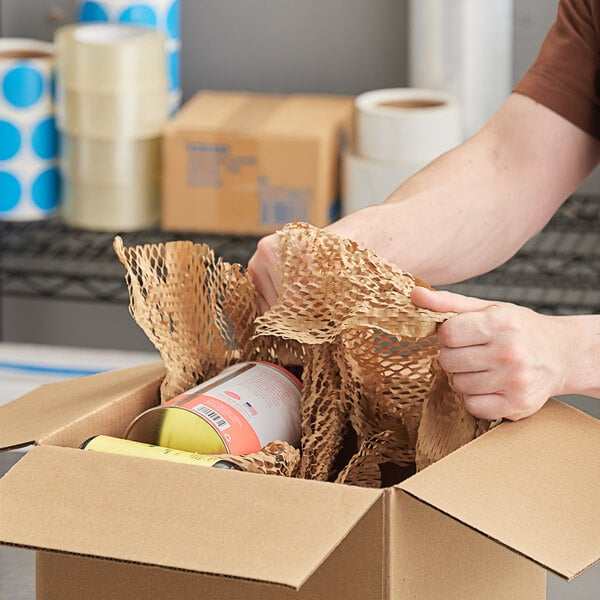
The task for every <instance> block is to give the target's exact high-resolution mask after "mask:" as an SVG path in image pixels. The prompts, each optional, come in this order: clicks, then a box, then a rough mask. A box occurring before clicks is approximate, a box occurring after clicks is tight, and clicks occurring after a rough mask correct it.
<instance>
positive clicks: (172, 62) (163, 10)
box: [76, 0, 181, 114]
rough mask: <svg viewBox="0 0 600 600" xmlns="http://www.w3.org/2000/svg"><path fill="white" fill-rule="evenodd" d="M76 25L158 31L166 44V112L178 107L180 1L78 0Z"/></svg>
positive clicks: (179, 87)
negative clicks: (126, 25)
mask: <svg viewBox="0 0 600 600" xmlns="http://www.w3.org/2000/svg"><path fill="white" fill-rule="evenodd" d="M76 14H77V21H78V22H80V23H98V22H103V23H123V24H128V25H134V26H141V27H151V28H153V29H156V30H158V31H160V32H162V33H163V34H164V36H165V38H166V40H167V44H166V56H165V58H166V73H167V81H168V82H169V92H170V94H169V113H170V114H173V113H174V112H176V110H177V109H178V108H179V106H180V104H181V78H180V69H181V57H180V51H181V2H180V0H144V2H143V3H140V2H137V1H136V0H78V1H77V13H76Z"/></svg>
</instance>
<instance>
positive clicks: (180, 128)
mask: <svg viewBox="0 0 600 600" xmlns="http://www.w3.org/2000/svg"><path fill="white" fill-rule="evenodd" d="M353 114H354V99H353V98H351V97H346V96H324V95H286V96H284V95H275V94H272V95H271V94H250V93H234V92H208V91H206V92H199V93H198V94H196V95H195V96H194V97H193V98H192V99H191V100H189V101H188V102H187V103H186V104H185V106H184V107H183V108H182V109H181V110H180V111H179V113H178V114H177V116H176V117H175V118H174V119H173V120H172V121H171V122H170V123H169V124H168V125H167V127H166V129H165V133H164V146H163V197H162V216H161V225H162V227H163V229H166V230H173V231H200V232H216V233H226V234H250V235H262V234H266V233H270V232H272V231H275V229H277V228H278V227H280V226H282V225H284V224H285V223H288V222H291V221H304V222H308V223H311V224H313V225H316V226H318V227H322V226H325V225H327V224H328V223H330V222H331V221H332V220H333V219H335V218H336V217H337V216H338V215H337V213H338V210H339V177H340V172H339V162H340V153H341V152H342V151H343V149H344V147H345V146H346V145H347V144H348V140H349V138H350V137H351V135H352V122H353Z"/></svg>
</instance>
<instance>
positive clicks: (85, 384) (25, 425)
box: [0, 363, 165, 449]
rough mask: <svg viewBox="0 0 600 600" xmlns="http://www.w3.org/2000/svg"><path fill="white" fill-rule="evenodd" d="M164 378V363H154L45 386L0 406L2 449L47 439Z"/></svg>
mask: <svg viewBox="0 0 600 600" xmlns="http://www.w3.org/2000/svg"><path fill="white" fill-rule="evenodd" d="M164 375H165V370H164V367H163V365H162V363H152V364H149V365H143V366H139V367H132V368H129V369H121V370H118V371H108V372H106V373H99V374H97V375H89V376H87V377H80V378H77V379H70V380H68V381H59V382H56V383H48V384H45V385H42V386H40V387H38V388H37V389H35V390H33V391H31V392H29V393H28V394H25V395H24V396H21V397H20V398H17V399H16V400H13V401H12V402H9V403H8V404H5V405H3V406H0V448H1V449H9V448H18V447H20V446H27V445H29V444H32V443H34V442H37V441H39V440H41V439H44V438H45V437H47V436H49V435H50V434H52V433H54V432H55V431H57V430H58V429H60V428H62V427H65V426H66V425H68V424H70V423H73V422H75V421H78V420H79V419H82V418H84V417H86V416H88V415H90V414H91V413H94V412H96V411H98V410H99V409H101V408H102V407H104V406H107V405H110V404H111V403H113V402H115V401H117V400H119V399H120V398H123V397H126V396H129V395H131V394H133V393H135V392H136V391H138V390H139V391H142V390H144V389H145V388H146V387H147V386H149V385H152V384H155V386H156V387H157V386H158V383H159V382H160V380H161V379H162V378H163V377H164Z"/></svg>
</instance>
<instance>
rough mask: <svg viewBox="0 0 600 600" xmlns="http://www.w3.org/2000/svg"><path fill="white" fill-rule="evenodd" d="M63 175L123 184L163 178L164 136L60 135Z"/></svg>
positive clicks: (81, 179)
mask: <svg viewBox="0 0 600 600" xmlns="http://www.w3.org/2000/svg"><path fill="white" fill-rule="evenodd" d="M60 149H61V157H60V167H61V172H62V173H63V176H64V177H65V178H67V179H72V180H74V181H82V182H86V183H89V184H124V185H134V184H137V182H139V181H142V182H151V181H158V180H159V179H160V168H161V166H160V156H161V138H160V137H156V138H149V139H144V140H129V139H122V138H115V139H114V140H96V139H91V138H82V137H77V136H72V135H68V134H62V135H61V136H60Z"/></svg>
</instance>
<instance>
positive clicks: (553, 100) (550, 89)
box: [514, 0, 600, 139]
mask: <svg viewBox="0 0 600 600" xmlns="http://www.w3.org/2000/svg"><path fill="white" fill-rule="evenodd" d="M599 15H600V7H599V6H598V3H597V2H594V0H560V3H559V6H558V14H557V18H556V22H555V23H554V25H553V26H552V28H551V29H550V31H549V32H548V34H547V35H546V38H545V40H544V43H543V44H542V47H541V49H540V53H539V55H538V57H537V58H536V60H535V62H534V63H533V65H532V66H531V68H530V69H529V71H528V72H527V73H526V74H525V76H524V77H523V79H521V81H520V82H519V83H518V84H517V86H516V87H515V89H514V91H515V92H518V93H520V94H524V95H526V96H529V97H531V98H533V99H534V100H536V101H537V102H539V103H540V104H543V105H544V106H547V107H548V108H549V109H551V110H553V111H554V112H556V113H558V114H559V115H561V116H562V117H564V118H565V119H567V120H568V121H570V122H571V123H573V124H574V125H576V126H577V127H579V128H580V129H583V130H584V131H586V132H587V133H589V134H590V135H592V136H594V137H596V138H599V139H600V97H599V90H600V42H599V37H598V29H599V27H598V25H599Z"/></svg>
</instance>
